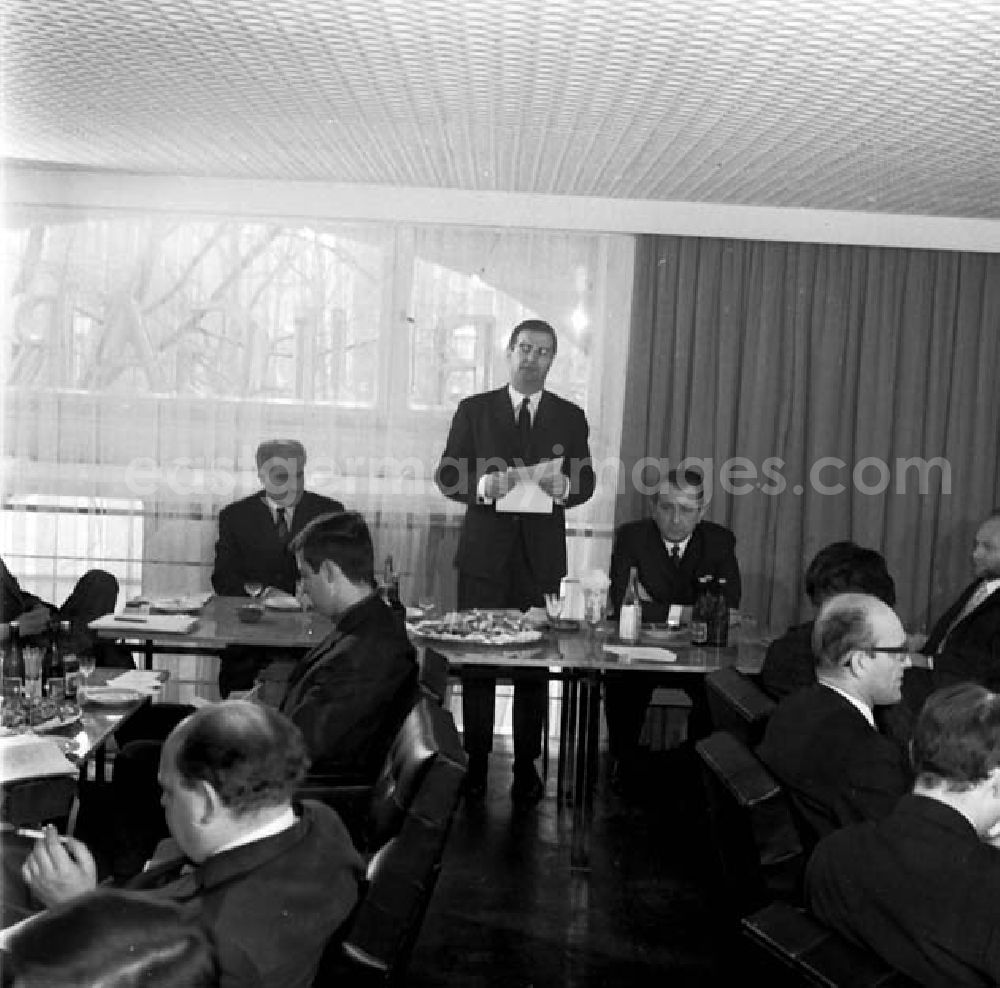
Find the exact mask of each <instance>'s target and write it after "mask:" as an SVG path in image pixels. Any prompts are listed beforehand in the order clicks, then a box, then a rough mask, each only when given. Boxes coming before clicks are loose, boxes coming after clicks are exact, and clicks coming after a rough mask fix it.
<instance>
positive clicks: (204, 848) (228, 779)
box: [5, 701, 363, 988]
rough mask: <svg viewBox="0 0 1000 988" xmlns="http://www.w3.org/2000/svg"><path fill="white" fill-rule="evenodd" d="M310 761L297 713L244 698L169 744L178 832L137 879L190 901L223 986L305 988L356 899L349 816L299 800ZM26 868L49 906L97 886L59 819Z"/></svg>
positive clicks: (170, 812) (357, 862)
mask: <svg viewBox="0 0 1000 988" xmlns="http://www.w3.org/2000/svg"><path fill="white" fill-rule="evenodd" d="M308 764H309V759H308V755H307V753H306V748H305V745H304V743H303V740H302V735H301V732H300V731H299V730H298V729H297V728H296V727H295V726H294V725H293V724H292V723H291V722H290V721H289V720H288V718H286V717H283V716H282V715H281V714H279V713H278V712H277V711H275V710H271V709H269V708H267V707H263V706H258V705H255V704H251V703H243V702H239V701H230V702H228V703H221V704H215V705H211V706H208V707H205V708H203V709H201V710H199V711H197V712H196V713H194V714H192V715H191V716H190V717H189V718H187V719H186V720H184V721H182V722H181V723H180V724H179V725H178V726H177V727H176V728H175V729H174V731H173V732H172V733H171V735H170V737H169V738H168V739H167V741H166V743H165V744H164V745H163V749H162V753H161V756H160V765H159V782H160V786H161V787H162V790H163V806H164V808H165V810H166V817H167V824H168V827H169V829H170V834H171V836H172V841H171V842H168V846H165V847H162V848H161V849H160V851H159V852H158V853H157V859H156V862H155V863H154V865H153V866H152V867H151V868H150V869H149V870H148V871H147V872H144V873H143V874H142V875H140V876H139V877H138V878H137V879H136V880H135V881H134V882H133V883H132V884H131V886H130V887H132V888H135V889H148V890H150V891H153V892H155V894H158V895H162V896H164V897H166V898H168V899H172V900H174V901H177V902H181V903H187V904H188V905H189V907H190V909H191V913H192V915H194V916H196V917H198V918H199V919H200V921H201V923H202V924H203V925H204V926H205V927H206V928H207V929H208V930H209V932H210V933H211V935H212V937H213V939H214V941H215V943H216V947H217V950H218V956H219V967H220V972H221V980H220V981H219V984H220V985H221V986H223V988H245V986H248V985H255V986H259V988H264V986H272V988H307V986H309V985H311V984H312V979H313V975H314V974H315V971H316V968H317V966H318V964H319V959H320V956H321V953H322V951H323V948H324V946H325V944H326V942H327V940H328V939H329V937H330V936H331V935H332V934H333V933H334V931H335V930H337V928H338V927H339V926H340V925H341V924H342V923H343V921H344V920H345V919H346V918H347V916H348V915H349V914H350V912H351V909H352V908H353V906H354V904H355V902H356V901H357V897H358V884H359V882H360V880H361V878H362V873H363V866H362V862H361V859H360V857H359V855H358V853H357V852H356V850H355V849H354V846H353V845H352V843H351V840H350V837H349V836H348V833H347V831H346V829H345V828H344V825H343V823H342V822H341V821H340V818H339V817H338V816H337V814H336V813H335V812H334V811H333V810H331V809H330V808H329V807H327V806H323V805H322V804H319V803H312V802H305V803H303V804H301V805H298V804H295V805H293V803H292V795H293V793H294V791H295V789H296V787H297V786H298V785H299V783H300V782H301V780H302V778H303V776H304V775H305V772H306V768H307V767H308ZM22 875H23V878H24V881H25V883H26V885H27V887H28V888H29V889H30V890H31V892H32V893H34V896H35V897H36V898H37V899H38V900H40V901H41V902H42V903H44V904H45V905H54V904H55V903H58V902H66V901H68V900H70V899H73V898H75V897H76V896H78V895H80V894H82V893H84V892H87V891H89V890H91V889H93V888H94V887H95V886H96V884H97V871H96V865H95V862H94V859H93V857H92V856H91V854H90V852H89V851H88V849H87V847H86V845H85V844H83V843H81V842H80V841H78V840H75V839H74V838H72V837H62V838H60V837H59V835H58V834H57V833H56V832H55V829H54V828H52V827H47V828H46V832H45V835H44V836H43V837H42V838H41V839H40V840H39V841H38V842H37V843H36V845H35V847H34V849H33V850H32V851H31V853H30V855H29V856H28V858H27V859H26V861H25V862H24V865H23V867H22ZM7 891H8V890H5V892H7Z"/></svg>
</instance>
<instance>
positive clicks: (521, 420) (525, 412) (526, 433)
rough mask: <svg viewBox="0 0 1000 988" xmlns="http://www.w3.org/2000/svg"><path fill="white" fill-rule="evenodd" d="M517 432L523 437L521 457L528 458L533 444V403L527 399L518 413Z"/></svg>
mask: <svg viewBox="0 0 1000 988" xmlns="http://www.w3.org/2000/svg"><path fill="white" fill-rule="evenodd" d="M517 431H518V434H519V435H520V437H521V455H522V456H524V458H525V459H527V457H528V444H529V443H530V442H531V401H530V399H528V398H525V399H524V400H523V401H522V402H521V408H520V410H519V411H518V413H517Z"/></svg>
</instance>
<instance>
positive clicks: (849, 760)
mask: <svg viewBox="0 0 1000 988" xmlns="http://www.w3.org/2000/svg"><path fill="white" fill-rule="evenodd" d="M905 642H906V633H905V632H904V631H903V626H902V624H900V621H899V618H898V617H897V616H896V614H895V612H894V611H893V610H892V608H891V607H889V606H888V605H887V604H885V603H883V602H882V601H881V600H879V599H878V598H877V597H872V596H870V595H868V594H856V593H845V594H838V595H836V596H834V597H831V598H829V599H828V600H827V601H826V603H824V604H823V606H822V607H821V608H820V611H819V614H818V615H817V617H816V624H815V627H814V628H813V642H812V644H813V655H814V656H815V660H816V685H814V686H807V687H805V688H804V689H801V690H799V691H797V692H795V693H792V694H791V695H789V696H787V697H785V699H784V700H782V701H781V702H780V703H779V704H778V706H777V707H775V709H774V712H773V713H772V714H771V717H770V719H769V720H768V723H767V728H766V729H765V731H764V739H763V740H762V741H761V744H760V747H759V748H758V750H757V754H758V755H759V756H760V758H761V760H762V761H763V762H764V764H765V765H767V767H768V768H769V769H770V770H771V772H772V773H773V774H774V776H775V777H776V778H777V779H778V780H779V781H780V782H781V783H782V785H784V786H785V787H786V788H787V789H788V793H789V796H790V797H791V800H792V803H793V805H794V806H795V808H796V809H797V811H798V813H799V816H800V818H801V820H802V821H803V822H804V824H805V826H806V828H807V833H806V835H805V836H806V838H807V842H808V840H809V838H818V837H821V836H823V835H824V834H827V833H829V832H830V831H831V830H835V829H836V828H838V827H843V826H846V825H847V824H849V823H855V822H857V821H859V820H871V819H878V818H880V817H883V816H885V815H886V814H887V813H888V812H889V811H890V810H891V809H892V807H893V806H894V805H895V803H896V800H897V799H899V797H900V796H901V795H902V794H903V793H904V792H906V791H907V790H908V789H909V787H910V771H909V767H908V765H907V763H906V759H905V756H904V754H903V751H902V749H901V748H900V746H899V745H897V744H896V743H895V742H894V741H892V740H891V739H889V738H887V737H885V736H884V735H882V734H881V733H879V731H878V730H877V728H876V726H875V716H874V709H875V707H877V706H879V705H882V704H895V703H899V701H900V690H901V687H902V682H903V670H904V668H905V667H906V666H907V665H908V664H909V654H908V651H907V646H906V644H905Z"/></svg>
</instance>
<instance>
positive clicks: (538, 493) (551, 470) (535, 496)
mask: <svg viewBox="0 0 1000 988" xmlns="http://www.w3.org/2000/svg"><path fill="white" fill-rule="evenodd" d="M562 462H563V458H562V457H561V456H557V457H556V458H555V459H554V460H542V462H541V463H535V464H533V465H532V466H530V467H528V466H520V467H515V472H516V473H517V483H516V484H515V485H514V487H513V489H512V490H511V491H510V492H509V493H507V494H505V495H504V496H503V497H502V498H500V499H499V500H497V501H496V502H495V507H496V510H497V511H500V512H504V513H508V514H509V513H512V512H520V513H522V514H532V515H548V514H551V513H552V505H553V503H554V502H553V500H552V498H551V497H549V495H548V494H546V493H545V491H543V490H542V489H541V487H539V486H538V482H539V481H540V480H541V479H542V478H543V477H554V476H556V474H559V473H562Z"/></svg>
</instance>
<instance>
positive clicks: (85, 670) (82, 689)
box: [77, 652, 97, 703]
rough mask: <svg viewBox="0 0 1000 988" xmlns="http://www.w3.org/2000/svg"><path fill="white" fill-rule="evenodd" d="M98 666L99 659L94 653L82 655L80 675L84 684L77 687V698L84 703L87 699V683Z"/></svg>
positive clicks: (83, 653)
mask: <svg viewBox="0 0 1000 988" xmlns="http://www.w3.org/2000/svg"><path fill="white" fill-rule="evenodd" d="M96 665H97V659H96V657H95V656H94V653H93V652H82V653H81V654H80V675H81V676H82V677H83V683H82V684H81V685H80V686H78V687H77V698H78V700H79V701H80V702H81V703H83V701H84V700H86V699H87V682H88V681H89V680H90V674H91V673H92V672H93V671H94V668H95V667H96Z"/></svg>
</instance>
